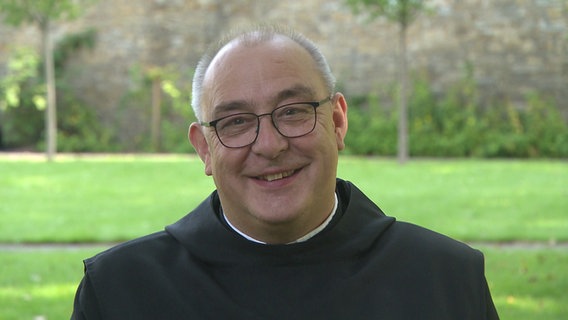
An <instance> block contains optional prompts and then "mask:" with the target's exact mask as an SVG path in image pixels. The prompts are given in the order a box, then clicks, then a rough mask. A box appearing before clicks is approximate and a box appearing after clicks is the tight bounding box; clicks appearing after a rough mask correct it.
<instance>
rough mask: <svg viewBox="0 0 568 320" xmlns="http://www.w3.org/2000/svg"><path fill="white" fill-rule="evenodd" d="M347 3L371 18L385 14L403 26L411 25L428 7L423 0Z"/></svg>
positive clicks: (366, 0) (357, 0)
mask: <svg viewBox="0 0 568 320" xmlns="http://www.w3.org/2000/svg"><path fill="white" fill-rule="evenodd" d="M346 3H347V4H348V5H349V6H350V7H351V8H352V10H353V11H354V12H355V13H357V14H359V13H363V12H364V13H365V14H366V15H368V16H369V18H371V19H375V18H377V17H380V16H384V17H386V18H387V19H388V20H390V21H394V22H397V23H399V24H400V25H403V26H408V25H410V24H411V23H412V22H413V21H414V19H416V16H417V15H418V14H419V13H420V12H421V11H423V10H424V9H425V7H426V4H425V3H424V1H423V0H346Z"/></svg>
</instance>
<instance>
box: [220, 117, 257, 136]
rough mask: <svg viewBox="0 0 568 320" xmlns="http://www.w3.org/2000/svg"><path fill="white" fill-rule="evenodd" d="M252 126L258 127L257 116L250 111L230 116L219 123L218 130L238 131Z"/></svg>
mask: <svg viewBox="0 0 568 320" xmlns="http://www.w3.org/2000/svg"><path fill="white" fill-rule="evenodd" d="M251 127H256V116H255V115H253V114H248V113H246V114H235V115H232V116H228V117H226V118H224V119H222V120H220V121H219V122H218V123H217V130H219V131H221V132H227V133H236V132H240V131H244V130H247V129H249V128H251Z"/></svg>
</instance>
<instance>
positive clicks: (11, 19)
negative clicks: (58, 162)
mask: <svg viewBox="0 0 568 320" xmlns="http://www.w3.org/2000/svg"><path fill="white" fill-rule="evenodd" d="M91 1H92V0H0V13H2V15H3V20H4V21H5V22H6V23H8V24H11V25H14V26H19V25H21V24H24V23H31V24H35V25H36V26H37V27H38V29H39V31H40V33H41V52H42V56H43V64H44V77H45V83H46V100H47V106H46V109H45V110H46V115H45V130H46V156H47V159H48V160H49V161H51V160H53V158H54V157H55V154H56V152H57V111H56V110H57V108H56V97H55V71H54V61H53V46H52V43H51V42H52V41H51V37H50V35H51V32H50V30H51V24H52V22H53V21H56V20H70V19H73V18H75V17H77V16H78V15H79V13H80V12H81V9H82V8H84V7H85V4H86V3H87V2H91Z"/></svg>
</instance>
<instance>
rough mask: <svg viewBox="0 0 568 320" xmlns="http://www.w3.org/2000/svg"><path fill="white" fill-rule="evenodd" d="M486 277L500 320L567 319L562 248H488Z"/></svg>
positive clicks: (567, 260)
mask: <svg viewBox="0 0 568 320" xmlns="http://www.w3.org/2000/svg"><path fill="white" fill-rule="evenodd" d="M479 249H481V250H482V251H483V252H484V253H485V260H486V261H485V264H486V277H487V279H488V282H489V286H490V289H491V294H492V296H493V301H494V302H495V305H496V307H497V310H498V312H499V316H500V317H501V319H515V320H518V319H527V320H529V319H547V320H561V319H566V318H567V316H568V295H567V294H566V292H568V268H567V266H568V250H566V248H553V249H551V248H545V249H527V248H515V249H510V248H507V249H504V248H489V247H480V248H479Z"/></svg>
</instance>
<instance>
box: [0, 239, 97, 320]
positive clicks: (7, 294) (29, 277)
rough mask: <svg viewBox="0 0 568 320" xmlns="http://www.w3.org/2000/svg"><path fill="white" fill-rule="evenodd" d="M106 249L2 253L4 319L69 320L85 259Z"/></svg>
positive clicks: (0, 315)
mask: <svg viewBox="0 0 568 320" xmlns="http://www.w3.org/2000/svg"><path fill="white" fill-rule="evenodd" d="M102 249H103V248H102V247H101V248H95V249H89V250H85V249H83V250H76V251H75V250H74V251H57V250H24V251H2V252H0V265H1V266H2V267H1V268H0V310H1V311H0V319H2V320H32V319H69V317H70V316H71V310H72V308H73V297H74V295H75V291H76V290H77V286H78V284H79V282H80V281H81V277H82V276H83V267H82V263H81V260H82V259H84V258H86V257H89V256H91V255H93V254H95V253H96V252H98V251H100V250H102Z"/></svg>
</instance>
